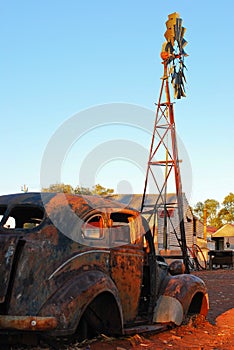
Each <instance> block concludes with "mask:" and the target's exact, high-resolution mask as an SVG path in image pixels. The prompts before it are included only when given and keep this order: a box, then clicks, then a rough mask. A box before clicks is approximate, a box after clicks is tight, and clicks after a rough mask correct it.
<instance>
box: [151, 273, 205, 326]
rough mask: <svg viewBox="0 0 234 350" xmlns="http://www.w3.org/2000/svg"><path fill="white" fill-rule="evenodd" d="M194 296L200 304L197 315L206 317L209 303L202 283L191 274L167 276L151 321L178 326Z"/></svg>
mask: <svg viewBox="0 0 234 350" xmlns="http://www.w3.org/2000/svg"><path fill="white" fill-rule="evenodd" d="M196 295H197V296H199V303H200V304H199V311H198V313H200V314H203V315H205V316H206V315H207V313H208V309H209V302H208V295H207V289H206V286H205V284H204V282H203V281H202V280H201V279H200V278H198V277H197V276H194V275H191V274H182V275H177V276H168V277H167V278H166V280H165V284H164V288H163V291H162V292H161V295H160V296H159V299H158V301H157V304H156V306H155V309H154V316H153V321H154V322H166V323H170V322H173V323H175V324H176V325H180V324H181V323H182V321H183V319H184V317H185V316H186V315H187V313H188V311H189V308H190V305H191V303H192V301H193V300H194V297H195V296H196Z"/></svg>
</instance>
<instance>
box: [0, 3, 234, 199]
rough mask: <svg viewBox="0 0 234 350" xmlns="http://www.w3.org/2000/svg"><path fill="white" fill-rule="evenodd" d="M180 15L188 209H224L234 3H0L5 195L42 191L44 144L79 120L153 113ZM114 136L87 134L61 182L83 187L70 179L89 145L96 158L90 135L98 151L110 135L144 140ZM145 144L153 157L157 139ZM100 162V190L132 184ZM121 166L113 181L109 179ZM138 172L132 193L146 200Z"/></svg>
mask: <svg viewBox="0 0 234 350" xmlns="http://www.w3.org/2000/svg"><path fill="white" fill-rule="evenodd" d="M175 11H176V12H179V13H180V16H181V17H182V19H183V25H184V26H185V27H186V28H187V32H186V35H185V38H186V40H187V41H188V45H187V47H186V51H187V52H188V54H189V57H188V58H187V59H186V65H187V68H188V71H187V75H186V76H187V87H186V92H187V97H186V99H183V100H179V101H177V102H176V104H175V116H176V127H177V132H178V134H179V137H180V139H181V140H182V142H183V144H184V147H185V148H186V151H187V154H188V156H189V160H190V163H191V166H192V197H191V204H192V205H194V204H195V203H196V202H198V201H204V200H205V199H207V198H214V199H216V200H218V201H220V202H222V200H223V199H224V197H225V196H226V195H227V194H228V193H229V192H234V176H233V174H234V161H233V150H234V110H233V101H234V87H233V82H234V69H233V61H232V60H233V57H234V45H233V34H234V29H233V20H234V17H233V16H234V2H233V0H223V1H204V0H203V1H201V0H196V1H195V0H159V1H157V0H154V1H153V0H145V1H138V0H134V1H133V0H119V1H110V0H99V1H98V0H85V1H84V0H83V1H81V0H68V1H65V0H50V1H48V0H41V1H29V0H28V1H25V0H21V1H16V0H12V1H2V2H1V4H0V13H1V20H0V33H1V35H0V36H1V41H0V46H1V50H0V101H1V103H0V115H1V139H0V143H1V150H2V151H1V164H2V166H1V174H0V194H5V193H11V192H20V190H21V186H22V185H23V184H26V185H27V186H28V188H29V190H30V191H35V190H39V189H40V186H41V184H40V172H41V161H42V158H43V154H44V151H45V149H46V147H47V144H48V142H49V141H50V139H51V137H52V135H53V134H54V133H55V132H56V130H57V129H58V128H59V127H61V125H63V123H64V122H65V121H66V120H68V118H70V117H72V116H73V115H74V114H76V113H79V112H80V111H82V110H85V109H88V108H90V107H93V106H96V105H102V104H109V103H113V102H121V103H130V104H133V105H137V106H142V107H144V108H146V109H148V110H151V111H153V110H154V108H155V105H154V103H155V102H156V101H157V100H158V94H159V88H160V84H161V80H160V77H161V76H162V65H161V63H160V56H159V54H160V50H161V46H162V43H163V41H164V37H163V34H164V32H165V21H166V20H167V16H168V14H170V13H172V12H175ZM142 118H144V116H143V117H142ZM152 127H153V125H152ZM101 129H102V128H100V130H99V131H100V132H101V131H102V130H101ZM130 131H131V130H130ZM104 133H105V134H106V133H107V132H106V130H105V131H104ZM118 133H119V134H120V135H117V134H118ZM108 134H109V138H107V139H105V138H103V137H102V136H100V135H101V134H98V130H96V134H95V135H93V134H92V133H91V134H90V133H87V134H86V138H85V139H84V140H83V141H84V142H83V144H82V142H81V144H80V145H75V144H74V147H70V152H68V153H67V155H66V159H65V160H64V162H63V174H62V176H61V179H60V180H62V181H63V182H70V183H71V184H72V185H73V186H76V185H77V184H78V183H77V182H76V179H77V176H74V174H75V173H76V172H78V171H79V169H77V168H75V169H71V172H69V169H70V166H69V160H70V165H71V164H72V163H74V159H76V155H75V154H76V152H79V150H81V149H82V148H83V149H84V148H85V147H88V145H89V152H88V153H89V154H90V153H91V152H92V142H93V137H95V138H96V144H95V145H94V148H95V150H96V148H98V146H99V145H100V144H101V143H102V142H107V141H110V140H111V138H112V139H113V137H114V138H118V137H119V138H121V137H122V138H123V137H125V138H129V140H130V141H132V142H133V141H134V140H135V142H136V143H137V142H138V138H139V136H138V135H136V134H135V132H134V130H132V134H131V132H129V133H128V132H126V130H125V131H124V130H121V128H119V129H118V128H117V129H115V130H110V131H109V132H108ZM140 138H141V142H142V140H143V141H144V142H145V147H146V148H147V149H148V146H149V144H150V134H149V133H148V134H147V135H145V134H144V136H143V135H141V136H140ZM86 156H88V155H86ZM96 156H97V155H96V153H95V157H96ZM72 157H73V158H72ZM72 159H73V160H72ZM119 161H120V163H121V162H123V163H124V160H123V159H122V160H119ZM145 161H146V162H147V159H146V160H145ZM103 162H104V163H103V164H100V167H99V170H98V172H97V174H96V175H95V176H96V178H95V181H96V182H99V183H101V184H102V185H104V186H107V187H113V188H115V189H116V188H117V186H118V183H120V182H121V181H124V180H126V179H127V180H128V181H131V180H130V179H129V178H128V177H129V176H130V177H131V176H132V175H131V174H132V172H133V169H130V168H129V167H130V165H131V164H130V163H131V162H129V164H126V162H125V163H124V164H120V163H119V164H118V162H117V160H115V159H113V162H111V161H109V160H108V161H106V160H104V161H103ZM134 162H135V161H132V163H134ZM135 163H136V162H135ZM77 164H79V162H77ZM133 165H134V164H133ZM108 166H109V169H108ZM125 167H126V173H127V174H128V176H127V174H126V173H125V172H124V169H125ZM135 167H136V168H137V169H138V170H139V167H138V164H135ZM120 168H121V174H119V177H118V178H117V177H115V180H114V175H113V176H112V175H110V174H111V171H113V173H114V174H115V175H116V174H117V172H118V171H120ZM138 170H136V173H137V172H138ZM139 172H141V175H139V177H140V178H141V181H139V182H138V184H137V180H136V178H137V176H136V175H135V176H133V177H134V181H135V180H136V184H134V192H138V193H141V192H142V191H143V188H142V179H143V177H144V176H143V175H142V171H140V170H139ZM125 176H126V178H125ZM112 180H113V181H114V182H112ZM182 181H186V179H183V178H182ZM82 185H85V183H82Z"/></svg>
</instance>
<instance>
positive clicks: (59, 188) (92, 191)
mask: <svg viewBox="0 0 234 350" xmlns="http://www.w3.org/2000/svg"><path fill="white" fill-rule="evenodd" d="M42 192H63V193H71V194H80V195H98V196H107V195H110V194H113V193H114V190H113V189H112V188H106V187H103V186H102V185H100V184H97V185H95V186H93V187H92V188H89V187H83V186H76V187H73V186H71V185H69V184H64V183H57V184H52V185H50V186H49V187H44V188H42Z"/></svg>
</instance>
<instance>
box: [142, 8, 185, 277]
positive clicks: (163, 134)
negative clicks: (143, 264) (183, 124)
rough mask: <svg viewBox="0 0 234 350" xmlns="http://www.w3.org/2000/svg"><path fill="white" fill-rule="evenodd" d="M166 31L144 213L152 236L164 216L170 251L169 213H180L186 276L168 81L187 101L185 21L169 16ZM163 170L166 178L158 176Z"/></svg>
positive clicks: (180, 231) (180, 220) (178, 235)
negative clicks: (172, 198) (151, 198)
mask: <svg viewBox="0 0 234 350" xmlns="http://www.w3.org/2000/svg"><path fill="white" fill-rule="evenodd" d="M166 27H167V30H166V32H165V34H164V36H165V38H166V42H165V43H164V44H163V45H162V51H161V58H162V64H163V68H164V70H163V77H162V78H161V79H162V83H161V89H160V93H159V99H158V103H157V104H156V106H157V108H156V117H155V123H154V130H153V135H152V141H151V146H150V152H149V159H148V166H147V171H146V178H145V186H144V192H143V196H142V204H141V212H142V213H144V214H145V215H146V216H147V217H148V221H150V222H152V221H153V233H154V235H155V232H156V229H157V222H158V217H159V215H160V217H162V215H163V216H164V227H163V246H164V248H165V249H167V238H168V232H167V227H168V225H169V224H170V225H171V226H173V224H172V220H171V219H170V211H171V210H175V208H176V209H177V210H176V212H177V214H178V226H179V229H176V228H175V227H173V233H174V234H175V236H176V238H177V241H178V243H179V246H180V248H181V251H182V254H183V259H184V263H185V268H186V272H189V266H188V259H187V247H186V236H185V227H184V215H183V197H182V184H181V174H180V164H179V163H180V160H179V157H178V148H177V139H176V130H175V120H174V107H173V103H172V102H171V96H170V88H169V79H170V83H171V85H172V87H173V90H174V98H175V99H180V98H181V97H185V96H186V95H185V83H186V79H185V75H184V70H185V68H186V67H185V64H184V59H185V57H186V56H188V55H187V54H186V53H185V51H184V47H185V46H186V44H187V42H186V40H185V39H184V34H185V31H186V29H185V28H184V27H183V26H182V19H181V18H180V15H179V14H178V13H176V12H175V13H172V14H170V15H169V16H168V20H167V22H166ZM162 169H163V172H164V176H163V179H162V176H159V174H160V173H161V174H162V172H161V170H162ZM172 181H173V184H174V186H175V192H176V199H175V201H174V202H168V196H167V191H168V186H169V184H170V183H171V182H172ZM152 184H153V186H154V191H153V192H154V193H156V194H158V195H157V196H156V200H155V202H154V203H150V202H149V200H148V192H147V191H149V186H151V189H152Z"/></svg>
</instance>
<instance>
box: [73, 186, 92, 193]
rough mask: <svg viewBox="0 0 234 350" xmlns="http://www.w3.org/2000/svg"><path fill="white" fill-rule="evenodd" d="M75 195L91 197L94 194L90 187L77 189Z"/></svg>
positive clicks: (78, 187)
mask: <svg viewBox="0 0 234 350" xmlns="http://www.w3.org/2000/svg"><path fill="white" fill-rule="evenodd" d="M74 192H75V194H82V195H90V194H92V191H91V190H90V188H88V187H83V186H77V187H76V188H75V191H74Z"/></svg>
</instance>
